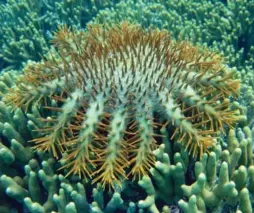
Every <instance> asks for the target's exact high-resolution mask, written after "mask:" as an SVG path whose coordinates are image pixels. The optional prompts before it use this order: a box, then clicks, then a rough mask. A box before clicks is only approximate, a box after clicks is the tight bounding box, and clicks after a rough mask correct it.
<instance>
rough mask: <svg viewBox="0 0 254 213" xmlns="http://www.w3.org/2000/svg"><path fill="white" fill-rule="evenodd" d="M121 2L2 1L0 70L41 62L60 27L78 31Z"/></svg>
mask: <svg viewBox="0 0 254 213" xmlns="http://www.w3.org/2000/svg"><path fill="white" fill-rule="evenodd" d="M117 2H118V0H115V1H109V0H103V1H102V0H96V1H94V0H71V1H70V0H68V1H67V0H65V1H62V0H43V1H33V0H8V1H7V2H6V3H5V4H4V3H2V2H0V22H1V25H0V34H1V37H0V46H1V49H0V68H3V69H5V70H10V69H13V68H14V69H21V68H22V67H23V63H26V62H27V61H28V60H33V61H39V60H40V59H41V57H40V55H44V54H46V53H47V52H48V51H49V50H50V49H51V46H50V43H49V41H50V40H51V39H52V34H51V32H53V31H54V30H56V28H57V26H58V25H63V24H66V25H68V26H73V27H74V26H75V27H77V28H81V27H85V26H86V23H87V22H88V21H89V20H90V19H91V18H92V17H93V16H95V15H96V14H97V12H98V11H99V10H100V9H104V8H106V7H110V6H112V5H113V4H115V3H117Z"/></svg>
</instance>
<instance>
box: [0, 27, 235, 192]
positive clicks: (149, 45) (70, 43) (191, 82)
mask: <svg viewBox="0 0 254 213" xmlns="http://www.w3.org/2000/svg"><path fill="white" fill-rule="evenodd" d="M53 43H54V44H55V46H56V48H57V49H58V55H57V56H52V57H51V58H48V59H45V60H44V62H41V63H38V64H32V65H30V66H28V67H26V69H25V73H24V75H23V76H22V77H21V78H20V79H19V80H18V82H17V85H16V86H15V87H14V88H12V89H11V90H10V91H9V93H8V94H7V95H6V96H5V97H4V101H5V102H6V103H8V104H10V105H14V106H16V107H21V108H23V109H24V110H26V111H29V110H30V109H31V108H32V106H33V105H35V106H40V108H42V109H43V111H44V112H43V113H42V114H41V121H42V122H43V123H44V125H43V126H42V127H41V128H38V129H37V132H38V135H39V136H38V137H36V138H34V139H33V140H32V142H33V143H35V146H34V148H35V149H36V150H40V151H49V152H51V153H52V154H53V156H54V157H56V158H61V160H62V161H64V162H65V163H64V166H63V167H62V169H63V168H68V169H69V172H68V174H67V175H69V174H72V173H73V174H77V175H79V176H84V177H85V178H92V179H93V182H101V183H102V187H103V188H105V186H106V185H109V186H110V187H113V188H115V183H116V184H120V185H121V181H122V180H123V179H126V178H128V177H129V176H133V177H134V178H135V177H138V178H139V179H140V178H141V177H142V176H144V175H146V174H147V172H148V170H149V169H150V168H151V167H152V166H154V164H155V157H154V155H153V150H155V148H156V147H157V143H159V141H160V136H161V135H160V134H158V132H159V128H160V127H167V129H168V130H169V132H170V138H171V139H173V138H174V139H175V140H176V141H177V142H179V143H181V144H182V145H183V146H184V147H185V149H188V150H189V152H190V153H191V154H192V156H202V155H203V153H204V152H208V151H209V148H210V147H212V146H213V145H215V138H216V135H217V133H218V132H219V131H221V132H224V126H225V125H226V126H230V127H231V126H232V124H233V123H234V122H235V121H236V120H237V119H238V117H237V113H236V111H234V110H232V109H231V107H230V101H229V99H228V97H231V96H233V97H234V96H236V95H237V92H238V88H239V81H238V80H234V79H233V76H234V73H233V72H231V70H230V69H229V68H228V67H226V66H225V65H223V61H222V59H221V57H220V56H219V55H217V54H215V53H212V52H209V51H208V50H202V49H201V48H199V47H194V46H192V45H191V44H190V43H187V42H177V41H173V40H171V39H170V36H169V33H168V32H167V31H158V30H153V29H149V30H144V29H142V28H141V27H139V26H137V25H129V24H128V23H122V24H120V25H117V26H114V27H110V28H107V27H102V26H100V25H95V26H90V28H89V30H88V32H85V33H83V32H71V31H70V30H68V29H67V28H66V27H64V28H62V29H60V31H58V32H57V33H56V35H55V38H54V40H53Z"/></svg>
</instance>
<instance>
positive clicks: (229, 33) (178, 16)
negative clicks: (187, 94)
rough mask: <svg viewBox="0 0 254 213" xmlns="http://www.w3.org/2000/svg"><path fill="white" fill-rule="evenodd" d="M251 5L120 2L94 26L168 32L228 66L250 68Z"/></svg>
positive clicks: (237, 0)
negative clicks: (215, 54) (124, 25)
mask: <svg viewBox="0 0 254 213" xmlns="http://www.w3.org/2000/svg"><path fill="white" fill-rule="evenodd" d="M253 17H254V2H253V1H248V0H234V1H227V4H223V3H222V2H220V1H206V0H204V1H200V0H194V1H188V0H171V1H159V0H150V1H146V0H138V1H132V0H127V1H121V2H120V3H119V4H116V5H115V6H114V7H112V8H107V9H105V10H100V11H99V13H98V14H97V16H96V17H94V19H93V22H95V23H114V22H119V21H121V20H128V21H130V22H135V23H140V24H141V25H142V26H144V27H149V26H154V27H159V28H161V29H167V30H168V31H169V32H171V33H172V37H173V38H175V39H177V38H179V37H180V38H182V39H187V40H189V41H191V42H192V43H198V44H202V45H205V44H207V45H208V46H209V48H214V49H216V50H218V51H220V52H222V53H223V55H225V56H227V60H228V64H229V65H230V66H237V67H238V68H239V66H243V64H244V63H247V64H249V65H251V66H252V67H253V66H254V64H253V61H254V60H253V59H254V57H253V50H254V38H253V36H252V34H253V31H254V27H253V26H254V25H253Z"/></svg>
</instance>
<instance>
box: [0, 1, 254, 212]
mask: <svg viewBox="0 0 254 213" xmlns="http://www.w3.org/2000/svg"><path fill="white" fill-rule="evenodd" d="M6 2H7V3H6ZM118 2H120V3H119V4H118ZM222 2H223V3H222ZM253 5H254V2H253V1H252V0H251V1H249V0H233V1H215V0H211V1H207V0H201V1H200V0H194V1H186V0H178V1H176V0H170V1H161V0H160V1H158V0H149V1H147V0H137V1H130V0H127V1H97V0H96V1H90V0H89V1H88V0H74V1H59V0H57V1H51V0H44V1H31V0H19V1H13V0H6V1H5V0H2V1H1V3H0V11H1V13H0V20H1V23H2V24H1V25H0V34H1V35H2V36H1V38H0V45H1V47H2V48H1V50H0V68H4V69H5V70H8V69H9V70H10V69H11V68H20V67H22V64H25V63H26V62H27V61H28V63H29V64H30V65H29V66H27V68H26V69H29V68H28V67H31V68H33V69H35V68H36V69H37V70H36V73H37V71H41V70H40V68H38V67H41V66H42V64H43V63H44V62H42V63H40V65H39V66H38V64H36V63H33V62H31V61H29V60H34V61H38V60H40V59H41V58H40V55H45V54H46V53H47V52H48V51H53V53H52V54H53V55H55V58H50V57H51V56H50V54H48V55H47V56H46V58H48V57H49V58H50V59H49V61H50V62H52V61H54V59H56V62H57V64H58V65H59V64H60V65H62V66H64V64H65V62H64V61H62V59H61V58H63V59H66V60H67V62H69V60H71V57H72V56H71V55H69V56H67V57H66V53H68V52H70V51H69V50H70V49H68V50H67V51H65V52H63V54H62V55H61V54H58V55H57V53H56V52H55V50H54V49H53V47H52V46H51V43H50V42H49V40H50V39H52V32H53V31H54V30H55V29H56V28H57V26H58V25H63V24H67V25H68V26H72V27H73V28H74V29H79V28H83V27H85V26H86V23H87V22H89V20H91V18H92V17H94V16H95V15H96V14H97V13H98V12H99V13H98V15H97V16H96V17H95V18H94V20H93V22H96V23H103V24H104V25H108V24H109V25H111V26H112V25H114V24H115V22H117V23H118V22H120V21H122V20H123V19H124V20H129V21H130V22H131V23H132V22H133V23H139V24H140V25H141V26H143V27H145V28H148V27H150V26H152V27H153V28H157V27H158V28H159V29H166V30H168V31H170V32H171V37H172V38H173V40H174V39H178V38H180V39H187V40H189V41H191V43H193V44H195V45H200V46H202V47H203V46H204V45H206V46H209V49H214V50H216V51H219V52H221V53H223V55H224V56H225V57H226V58H225V63H227V64H229V65H230V66H231V67H232V72H233V73H235V78H241V88H240V94H239V97H238V99H237V100H233V99H232V98H231V99H230V101H231V102H232V104H230V106H232V111H233V112H237V114H238V111H239V112H240V114H243V115H246V117H245V116H241V117H239V116H238V118H239V120H238V122H237V126H236V128H235V129H231V130H228V128H226V127H225V129H224V132H225V133H226V135H224V136H223V135H221V134H219V137H217V141H215V140H214V143H216V144H215V145H216V146H212V147H211V149H209V150H210V152H209V154H207V153H204V154H203V155H202V157H200V158H199V159H198V160H197V159H193V158H192V157H190V156H189V155H188V153H187V152H186V150H185V148H184V147H183V146H182V145H181V144H183V142H182V143H181V144H179V143H177V139H179V137H180V135H179V133H178V134H176V135H175V137H174V139H172V140H171V139H170V138H171V136H172V135H173V133H174V130H175V129H176V128H175V127H176V126H175V125H172V126H170V128H168V127H167V126H166V128H165V126H164V127H163V128H162V126H161V125H158V124H157V123H161V122H164V121H163V120H162V121H161V120H159V121H158V120H157V117H156V119H155V120H151V124H152V125H153V131H155V132H152V133H151V134H150V135H149V137H150V136H151V135H152V137H153V138H154V139H155V140H156V141H157V143H158V144H160V145H159V146H156V147H153V149H151V150H150V151H151V152H152V154H153V166H152V167H151V168H150V169H148V170H146V172H147V173H148V174H149V176H147V175H145V176H143V178H142V179H140V180H139V181H136V180H134V179H133V180H131V179H129V180H128V179H125V180H121V183H122V184H121V187H118V186H117V185H114V190H112V191H108V190H105V189H104V190H103V187H102V186H101V185H100V184H92V180H91V179H93V178H95V177H96V176H97V175H98V174H94V176H93V177H92V178H90V177H87V180H85V179H83V178H80V177H79V176H78V175H73V174H69V175H68V176H67V177H65V175H66V174H68V172H70V169H61V167H63V166H66V163H67V161H66V159H67V156H68V154H69V153H68V152H66V151H67V150H64V152H65V153H63V156H62V155H61V156H60V153H59V152H57V155H59V157H61V158H62V159H60V160H59V159H55V158H54V156H53V155H52V153H45V152H42V151H40V150H39V151H36V149H35V150H33V148H32V147H34V142H32V140H34V139H38V138H41V137H43V136H45V135H47V132H42V131H38V130H45V126H48V127H49V128H52V126H55V124H56V122H55V121H54V119H55V116H59V115H60V114H61V113H62V112H61V111H58V110H57V109H56V108H63V106H64V105H65V103H66V101H67V100H69V99H68V97H69V95H70V94H69V93H67V92H66V93H65V94H60V95H59V96H60V97H61V100H59V97H56V96H54V99H53V100H52V99H51V101H50V99H42V100H41V102H37V101H36V102H35V103H34V104H30V105H31V107H28V108H27V111H26V110H25V108H24V106H23V109H24V110H21V109H19V108H14V109H13V108H12V107H11V106H7V105H6V103H4V102H3V101H2V100H1V101H0V160H1V164H0V212H1V213H5V212H6V213H10V212H12V213H16V212H29V213H30V212H31V213H38V212H45V213H48V212H52V213H53V212H59V213H62V212H63V213H65V212H66V213H67V212H68V213H69V212H70V213H72V212H77V213H83V212H87V213H102V212H108V213H109V212H112V213H119V212H127V213H137V212H138V213H144V212H150V213H170V212H184V213H188V212H191V213H193V212H202V213H203V212H208V213H210V212H211V213H215V212H216V213H219V212H223V213H225V212H237V213H241V212H242V213H250V212H253V209H254V200H253V193H254V167H253V159H254V157H253V150H254V147H253V143H254V96H253V94H254V82H253V79H254V72H253V65H254V57H253V56H254V54H253V53H254V52H253V50H254V45H253V41H254V40H253V38H254V37H253V36H252V34H253V20H254V19H253V17H254V14H253V12H254V10H253ZM111 6H112V7H111ZM110 7H111V8H110ZM103 8H108V9H106V10H100V11H99V10H98V9H103ZM81 34H83V33H81ZM69 36H70V37H68V42H70V41H72V40H73V35H72V33H70V34H69ZM75 36H76V34H75ZM83 36H84V37H85V35H82V36H81V35H80V37H79V38H83ZM104 36H105V35H103V36H102V37H101V38H104ZM75 38H77V37H75ZM102 40H103V39H102ZM76 41H77V40H76ZM100 41H101V40H100ZM68 42H67V43H68ZM77 42H79V40H78V41H77ZM183 43H184V42H183ZM185 44H188V43H187V42H185ZM191 46H192V45H191ZM192 47H193V46H192ZM71 48H74V49H72V51H74V50H75V51H74V52H75V54H76V53H80V52H79V50H77V49H75V45H73V46H71ZM52 49H53V50H52ZM201 52H202V51H201ZM113 57H114V55H113V54H112V53H111V52H110V53H109V58H113ZM119 57H120V56H119ZM47 60H48V59H47ZM47 60H46V61H47ZM130 60H131V59H130ZM61 61H62V62H61ZM217 62H218V61H217ZM88 66H89V65H88ZM96 66H97V68H98V70H99V69H100V64H97V65H96ZM147 66H148V64H147ZM90 67H93V66H92V64H91V65H90ZM235 67H236V68H235ZM51 68H52V67H51ZM67 68H69V67H67ZM71 68H73V70H75V67H71ZM226 69H229V68H228V67H226ZM63 70H64V69H63ZM236 70H237V71H236ZM34 71H35V70H34ZM43 71H48V68H45V67H44V69H43ZM54 71H55V73H58V71H59V70H55V68H54ZM32 73H33V72H32ZM39 73H40V72H39ZM74 73H75V72H74ZM32 76H33V75H32ZM32 76H29V79H30V80H31V81H33V82H35V80H39V79H31V78H30V77H32ZM70 76H71V78H72V77H73V76H72V75H71V74H70ZM27 77H28V76H27ZM44 77H45V76H44ZM44 77H43V79H44V80H45V78H44ZM55 77H56V76H50V78H49V79H48V80H52V79H54V78H55ZM97 77H98V76H96V78H97ZM21 78H24V77H21ZM19 79H20V73H18V72H15V71H13V70H12V71H10V72H5V73H3V72H2V73H1V74H0V98H1V99H2V96H5V95H6V93H7V92H8V91H9V88H16V87H17V85H16V84H17V83H18V84H19ZM93 83H94V82H93ZM35 88H36V86H35ZM93 89H94V88H91V91H92V90H93ZM113 89H114V88H113ZM142 89H144V88H141V90H142ZM35 91H36V90H35ZM112 91H113V92H115V90H112ZM68 92H69V91H68ZM92 96H93V95H92ZM51 98H53V97H51ZM89 98H90V100H91V103H92V102H94V103H95V102H96V101H97V102H98V99H96V100H93V97H88V99H89ZM114 98H116V97H115V96H113V98H112V102H110V103H107V102H106V103H105V104H110V106H111V105H112V104H113V105H114V104H116V103H115V102H113V100H114ZM131 98H133V97H131ZM134 99H135V97H134ZM44 100H46V102H44V103H43V101H44ZM131 100H133V99H131ZM226 100H227V99H226ZM178 103H179V100H178ZM89 104H90V103H89ZM89 104H88V105H87V106H85V107H84V110H82V113H83V114H82V115H80V114H79V116H84V115H85V114H86V113H87V112H85V108H86V107H88V106H90V105H89ZM141 104H142V103H141ZM148 104H149V103H148ZM46 106H48V107H49V106H50V107H51V108H47V107H46ZM178 106H179V105H178ZM54 107H55V108H54ZM53 108H54V109H53ZM230 108H231V107H230ZM140 110H141V111H142V113H143V111H147V110H148V109H146V108H144V109H140ZM149 110H150V108H149ZM181 110H182V108H181ZM90 112H92V111H91V110H90ZM153 115H154V114H153ZM185 115H186V114H185ZM114 116H117V115H113V116H111V117H109V120H110V122H111V120H112V118H113V117H114ZM156 116H158V114H156ZM186 116H190V115H186ZM92 117H93V116H90V118H92ZM98 119H102V118H101V117H99V118H98ZM128 119H131V117H127V118H126V121H128ZM81 122H82V120H79V121H78V123H75V125H78V124H80V123H81ZM103 122H105V120H103ZM192 122H194V121H192ZM106 124H107V125H109V124H110V123H106ZM71 125H73V123H71ZM206 125H207V124H205V127H207V126H206ZM155 127H156V128H155ZM172 127H173V129H172ZM93 128H94V127H93ZM115 128H116V127H115ZM203 128H204V127H202V128H201V127H200V129H203ZM79 131H80V129H78V130H77V129H75V130H73V132H74V133H75V134H76V133H77V132H79ZM107 131H108V130H107ZM105 132H106V131H105ZM105 132H104V130H102V131H101V130H100V133H103V134H105ZM95 133H98V132H95ZM154 133H155V134H156V135H155V134H154ZM122 134H125V136H126V134H127V133H125V132H124V133H122ZM153 134H154V135H153ZM180 134H181V133H180ZM67 136H68V139H70V138H69V135H67ZM75 136H76V135H75ZM92 137H94V136H92ZM130 137H131V136H130ZM130 137H129V136H127V138H124V139H128V138H130ZM69 145H70V144H69ZM103 146H106V144H103ZM69 147H70V146H68V148H69ZM74 148H75V147H74ZM124 148H126V147H124ZM152 150H153V151H152ZM68 151H73V150H68ZM90 154H91V157H93V159H94V157H95V155H94V153H93V152H90ZM67 160H68V159H67ZM93 163H94V164H95V165H98V162H93ZM99 166H100V165H99ZM130 168H132V167H130ZM125 171H126V172H129V171H130V170H129V169H128V168H125Z"/></svg>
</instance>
